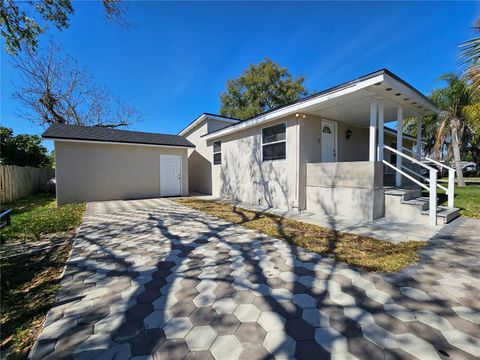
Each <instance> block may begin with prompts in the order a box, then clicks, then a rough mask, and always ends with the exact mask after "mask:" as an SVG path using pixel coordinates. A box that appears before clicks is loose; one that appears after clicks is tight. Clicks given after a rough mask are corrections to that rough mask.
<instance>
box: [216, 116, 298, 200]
mask: <svg viewBox="0 0 480 360" xmlns="http://www.w3.org/2000/svg"><path fill="white" fill-rule="evenodd" d="M282 122H285V123H286V139H287V144H286V159H285V160H278V161H265V162H264V161H262V147H261V143H262V128H263V127H268V126H272V125H275V124H279V123H282ZM297 129H298V127H297V121H296V120H292V119H282V120H279V121H276V122H272V123H269V124H268V125H265V126H256V127H253V128H249V129H246V130H243V131H239V132H236V133H234V134H231V135H227V136H225V137H222V139H221V141H222V163H221V164H219V165H212V194H213V195H215V196H219V197H223V198H228V199H234V200H238V201H242V202H247V203H251V204H256V205H262V206H270V207H274V208H278V209H292V207H293V206H295V202H296V198H295V189H296V183H295V179H296V170H295V169H296V161H297V154H298V151H297V143H296V131H297ZM208 146H209V148H210V153H211V154H213V149H212V141H209V142H208Z"/></svg>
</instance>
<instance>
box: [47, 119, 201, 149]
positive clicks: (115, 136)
mask: <svg viewBox="0 0 480 360" xmlns="http://www.w3.org/2000/svg"><path fill="white" fill-rule="evenodd" d="M42 137H43V138H44V139H52V140H78V141H95V142H109V143H110V142H113V143H124V144H142V145H157V146H176V147H195V145H193V144H192V143H191V142H190V141H188V140H187V139H185V138H184V137H183V136H179V135H169V134H158V133H149V132H142V131H130V130H118V129H110V128H105V127H100V126H79V125H66V124H52V125H50V127H49V128H48V129H47V130H46V131H45V132H44V133H43V134H42Z"/></svg>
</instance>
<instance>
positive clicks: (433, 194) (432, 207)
mask: <svg viewBox="0 0 480 360" xmlns="http://www.w3.org/2000/svg"><path fill="white" fill-rule="evenodd" d="M383 147H384V148H385V149H387V150H388V151H391V152H393V153H394V154H396V155H397V156H401V157H402V158H404V159H406V160H408V161H410V162H412V163H414V164H417V165H420V166H421V167H423V168H425V169H427V170H428V172H429V176H428V178H427V177H425V176H423V175H421V174H418V173H416V172H415V171H413V170H412V169H409V168H406V167H404V166H401V169H400V168H398V167H396V166H395V165H392V164H390V163H389V162H388V161H386V160H382V162H383V164H385V165H387V166H388V167H390V168H392V169H393V170H395V171H396V172H397V173H399V174H401V175H403V176H405V177H406V178H407V179H410V180H411V181H413V182H414V183H415V184H417V185H419V186H420V187H422V188H423V189H425V190H427V191H428V195H429V218H430V225H433V226H435V225H437V187H439V188H440V189H442V190H444V191H445V192H446V193H447V195H448V206H449V207H453V196H454V177H455V170H454V169H452V168H451V167H449V166H446V165H444V164H442V163H440V162H438V161H435V160H432V159H429V158H425V160H428V161H431V162H433V163H434V164H436V165H438V166H441V167H444V168H447V169H448V187H447V188H445V187H444V186H442V185H440V184H438V183H437V172H438V170H437V169H434V168H433V167H431V166H428V165H425V164H424V163H422V162H421V161H420V160H417V159H415V158H413V157H411V156H408V155H406V154H404V153H403V152H402V151H399V150H396V149H394V148H391V147H390V146H387V145H384V146H383ZM402 150H405V151H408V152H410V153H411V154H414V153H413V152H412V151H411V150H409V149H405V148H403V149H402ZM409 173H410V174H411V175H410V174H409ZM418 178H420V179H423V180H425V181H426V182H428V186H427V185H425V184H424V183H423V182H421V181H420V180H418Z"/></svg>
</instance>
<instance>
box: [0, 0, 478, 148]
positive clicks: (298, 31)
mask: <svg viewBox="0 0 480 360" xmlns="http://www.w3.org/2000/svg"><path fill="white" fill-rule="evenodd" d="M73 5H74V8H75V14H74V15H73V16H72V18H71V25H70V27H69V28H68V29H67V30H64V31H58V30H56V29H51V30H50V31H49V32H48V35H46V36H43V37H42V40H41V42H40V44H41V45H42V44H44V43H45V41H46V40H48V36H50V35H51V36H53V37H54V39H55V40H56V41H57V42H58V43H59V44H60V45H61V46H62V47H63V48H64V49H65V50H66V52H67V53H69V54H70V55H71V56H73V57H74V58H76V59H77V60H78V61H79V62H80V63H81V64H83V65H86V66H87V67H88V69H89V71H90V72H91V73H92V74H93V75H94V77H95V81H96V83H97V84H98V85H105V86H107V87H108V88H109V89H111V90H112V92H113V93H115V94H116V95H117V96H120V97H122V98H124V99H128V100H130V101H131V102H132V103H133V104H134V105H135V106H136V107H137V108H138V109H139V110H140V111H142V112H143V113H144V114H145V116H144V118H143V120H142V121H141V122H139V123H135V124H134V125H132V126H131V129H133V130H141V131H152V132H164V133H177V132H178V131H179V130H181V129H182V128H183V127H184V126H186V125H187V124H188V123H189V122H191V121H192V120H193V119H194V118H195V117H197V116H198V115H199V114H201V113H202V112H214V113H215V112H218V110H219V108H220V101H219V95H220V93H221V92H222V91H223V90H224V89H225V83H226V81H227V80H228V79H231V78H234V77H237V76H238V75H239V74H240V73H241V72H242V71H243V70H244V69H245V68H246V67H247V66H248V65H249V64H251V63H257V62H259V61H261V60H262V59H263V58H265V57H270V58H271V59H272V60H274V61H276V62H278V63H280V64H281V65H282V66H285V67H288V69H289V70H290V71H291V72H292V74H294V75H304V76H305V77H306V82H305V85H306V87H307V89H308V90H309V91H310V92H315V91H318V90H322V89H324V88H327V87H330V86H333V85H336V84H338V83H341V82H344V81H348V80H350V79H353V78H356V77H358V76H361V75H363V74H366V73H369V72H372V71H374V70H377V69H380V68H384V67H385V68H388V69H389V70H391V71H393V72H394V73H396V74H397V75H399V76H400V77H402V78H403V79H405V80H406V81H408V82H410V83H411V84H412V85H414V86H415V87H417V88H418V89H419V90H420V91H422V92H424V93H426V94H429V93H430V91H431V90H432V89H434V88H436V87H439V86H440V85H441V83H439V82H438V81H436V79H437V78H438V76H439V75H441V74H443V73H445V72H449V71H455V70H458V66H459V58H458V44H459V43H461V42H463V41H465V40H467V39H468V38H470V37H471V36H472V31H471V29H470V28H469V27H470V26H471V25H472V24H473V22H474V19H475V17H476V16H478V15H479V13H480V11H479V10H480V6H479V3H478V2H398V3H397V2H371V3H368V2H342V3H340V2H245V3H237V2H193V3H191V2H177V3H169V2H129V3H128V12H127V14H126V18H127V19H128V21H129V22H130V23H131V24H132V26H131V27H130V28H128V29H123V28H121V27H119V26H117V25H115V24H112V23H108V22H107V21H106V19H105V15H104V12H103V9H102V6H101V5H100V4H99V3H93V2H74V3H73ZM9 62H10V58H9V55H7V54H6V53H5V51H4V50H3V42H2V53H1V113H0V115H1V122H2V125H4V126H8V127H11V128H13V129H14V132H15V133H30V134H39V133H41V132H42V130H43V129H42V128H41V127H39V126H37V125H34V124H32V123H30V122H28V121H26V120H24V119H22V118H19V117H18V116H17V115H16V112H17V109H18V107H19V106H20V104H19V103H17V102H15V101H14V100H12V93H13V91H14V83H15V82H16V81H18V75H17V74H16V73H15V71H14V70H13V69H12V67H11V66H10V63H9ZM45 144H46V145H47V146H48V148H50V149H51V148H52V146H51V144H49V142H45Z"/></svg>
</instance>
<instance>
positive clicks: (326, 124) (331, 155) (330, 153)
mask: <svg viewBox="0 0 480 360" xmlns="http://www.w3.org/2000/svg"><path fill="white" fill-rule="evenodd" d="M336 125H337V124H335V123H334V122H333V121H327V120H322V162H335V161H337V146H336V141H337V134H336V133H337V127H336Z"/></svg>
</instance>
